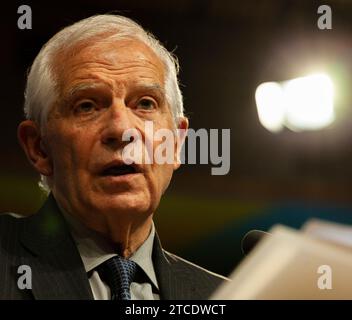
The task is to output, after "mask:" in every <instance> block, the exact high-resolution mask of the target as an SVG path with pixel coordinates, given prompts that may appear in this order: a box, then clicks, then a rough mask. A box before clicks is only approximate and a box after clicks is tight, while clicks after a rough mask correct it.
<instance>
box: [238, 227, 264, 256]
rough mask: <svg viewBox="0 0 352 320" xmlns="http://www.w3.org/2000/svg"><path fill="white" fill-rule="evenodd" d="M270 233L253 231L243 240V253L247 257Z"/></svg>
mask: <svg viewBox="0 0 352 320" xmlns="http://www.w3.org/2000/svg"><path fill="white" fill-rule="evenodd" d="M269 234H270V233H268V232H264V231H260V230H251V231H249V232H247V233H246V235H245V236H244V237H243V239H242V243H241V248H242V253H243V254H245V255H247V254H248V253H249V252H251V250H252V249H253V248H254V247H255V246H256V244H257V243H258V242H259V241H260V240H261V239H263V238H264V237H265V236H267V235H269Z"/></svg>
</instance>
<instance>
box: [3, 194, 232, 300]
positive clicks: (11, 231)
mask: <svg viewBox="0 0 352 320" xmlns="http://www.w3.org/2000/svg"><path fill="white" fill-rule="evenodd" d="M153 263H154V268H155V272H156V276H157V280H158V284H159V289H160V298H161V299H207V298H208V297H209V295H210V294H211V293H212V292H213V291H214V290H215V289H216V287H217V286H218V285H219V284H220V283H221V282H222V281H223V280H224V279H225V278H223V277H221V276H218V275H215V274H213V273H210V272H208V271H206V270H204V269H202V268H200V267H198V266H196V265H194V264H191V263H190V262H187V261H185V260H183V259H181V258H179V257H177V256H175V255H173V254H171V253H168V252H166V251H165V250H163V249H162V247H161V244H160V241H159V238H158V236H157V234H156V236H155V240H154V247H153ZM20 265H28V266H30V268H31V270H32V290H28V289H24V290H21V289H19V288H18V285H17V281H18V278H19V277H20V276H21V273H18V267H19V266H20ZM0 299H93V294H92V291H91V289H90V285H89V281H88V277H87V274H86V272H85V269H84V266H83V262H82V260H81V257H80V255H79V253H78V250H77V248H76V245H75V244H74V242H73V239H72V237H71V234H70V232H69V230H68V227H67V225H66V222H65V220H64V218H63V216H62V215H61V212H60V210H59V208H58V207H57V204H56V202H55V199H54V198H53V196H52V195H50V196H49V197H48V199H47V201H46V202H45V203H44V205H43V207H42V208H41V209H40V210H39V211H38V213H37V214H35V215H32V216H30V217H26V218H15V217H13V216H11V215H9V214H2V215H0Z"/></svg>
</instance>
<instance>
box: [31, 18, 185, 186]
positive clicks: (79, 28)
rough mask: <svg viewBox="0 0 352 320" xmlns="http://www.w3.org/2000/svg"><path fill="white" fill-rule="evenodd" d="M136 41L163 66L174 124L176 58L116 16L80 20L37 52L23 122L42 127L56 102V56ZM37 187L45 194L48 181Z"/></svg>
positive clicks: (177, 111)
mask: <svg viewBox="0 0 352 320" xmlns="http://www.w3.org/2000/svg"><path fill="white" fill-rule="evenodd" d="M124 39H132V40H140V41H142V42H143V43H145V44H146V45H147V46H148V47H150V48H151V49H152V50H153V52H154V53H155V54H156V55H157V56H158V57H159V59H160V60H161V61H162V62H163V64H164V66H165V71H166V72H165V83H164V86H165V94H166V100H167V102H168V104H169V106H170V109H171V113H172V115H173V118H174V123H175V124H178V122H179V119H180V118H181V117H183V115H184V113H183V100H182V93H181V90H180V88H179V83H178V79H177V75H178V71H179V65H178V61H177V58H176V57H175V56H174V55H173V54H172V53H170V52H169V51H168V50H167V49H165V47H164V46H163V45H162V44H161V43H160V42H159V41H158V40H157V39H156V38H155V37H154V36H153V35H152V34H151V33H149V32H147V31H145V30H144V29H143V28H142V27H141V26H140V25H139V24H138V23H136V22H134V21H133V20H131V19H129V18H126V17H123V16H119V15H111V14H106V15H96V16H92V17H89V18H87V19H83V20H80V21H78V22H76V23H74V24H73V25H71V26H68V27H66V28H64V29H63V30H61V31H60V32H58V33H57V34H55V35H54V36H53V37H52V38H51V39H50V40H49V41H48V42H47V43H46V44H45V45H44V46H43V47H42V49H41V50H40V52H39V54H38V55H37V57H36V58H35V60H34V62H33V64H32V66H31V68H30V71H29V74H28V78H27V84H26V89H25V102H24V112H25V115H26V118H27V119H31V120H33V121H35V122H37V123H38V125H39V126H40V128H43V125H45V123H46V121H47V118H48V114H49V111H50V110H49V109H50V107H51V106H53V104H54V103H55V102H56V101H57V100H58V99H59V96H60V93H59V90H58V86H59V83H58V77H57V74H56V72H55V71H57V68H55V64H54V62H55V58H56V56H57V54H58V53H60V52H65V51H66V50H69V49H72V48H74V47H75V46H76V45H78V44H79V43H82V42H87V43H88V42H89V41H91V42H93V43H94V42H99V41H102V40H104V41H107V40H108V41H118V40H124ZM40 186H41V187H42V188H44V190H46V191H49V189H50V188H49V186H48V181H47V178H46V177H45V176H41V183H40Z"/></svg>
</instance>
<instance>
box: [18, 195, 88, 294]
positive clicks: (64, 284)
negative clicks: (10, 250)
mask: <svg viewBox="0 0 352 320" xmlns="http://www.w3.org/2000/svg"><path fill="white" fill-rule="evenodd" d="M24 223H25V225H24V229H23V232H22V234H21V243H22V245H23V246H24V247H25V249H26V250H25V251H24V255H23V257H22V263H23V264H26V265H28V266H30V267H31V270H32V294H33V296H34V298H35V299H93V295H92V291H91V289H90V285H89V282H88V277H87V275H86V271H85V269H84V266H83V263H82V260H81V258H80V255H79V253H78V250H77V248H76V246H75V244H74V242H73V239H72V238H71V234H70V232H69V230H68V228H67V226H66V223H65V221H64V218H63V217H62V215H61V213H60V210H59V208H58V207H57V204H56V201H55V199H54V197H53V196H52V195H51V194H50V195H49V197H48V199H47V200H46V202H45V203H44V205H43V207H42V208H41V209H40V210H39V211H38V213H37V214H35V215H33V216H31V217H29V218H26V219H25V222H24Z"/></svg>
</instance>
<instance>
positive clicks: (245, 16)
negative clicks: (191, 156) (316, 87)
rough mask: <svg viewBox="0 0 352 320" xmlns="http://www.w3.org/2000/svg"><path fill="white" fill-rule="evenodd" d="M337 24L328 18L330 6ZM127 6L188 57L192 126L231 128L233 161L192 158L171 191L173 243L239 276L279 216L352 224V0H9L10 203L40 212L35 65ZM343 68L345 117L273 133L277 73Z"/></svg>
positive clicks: (341, 108) (5, 117) (340, 93)
mask: <svg viewBox="0 0 352 320" xmlns="http://www.w3.org/2000/svg"><path fill="white" fill-rule="evenodd" d="M21 4H27V5H30V6H31V8H32V19H33V22H32V23H33V25H32V30H19V29H18V28H17V19H18V17H19V16H20V15H19V14H17V8H18V6H19V5H21ZM322 4H327V5H330V7H331V9H332V15H333V16H332V26H333V29H332V30H320V29H318V27H317V20H318V18H319V15H318V14H317V9H318V7H319V5H322ZM111 11H114V12H118V13H120V14H122V15H126V16H128V17H130V18H133V19H135V20H136V21H137V22H139V23H140V24H142V26H143V27H144V28H146V29H148V30H150V31H151V32H153V33H154V34H155V35H156V36H157V37H158V38H159V39H160V40H161V41H162V42H163V43H164V45H165V46H166V47H167V48H168V49H169V50H174V53H175V54H176V55H177V56H178V58H179V61H180V65H181V74H180V79H181V83H182V91H183V94H184V102H185V108H186V113H187V115H188V116H189V118H190V125H191V127H192V128H194V129H198V128H207V129H210V128H219V129H222V128H230V129H231V170H230V172H229V174H228V175H226V176H211V174H210V169H211V165H184V166H183V167H182V168H181V169H179V170H178V172H176V174H175V176H174V179H173V182H172V184H171V186H170V188H169V190H168V192H167V194H166V195H165V196H164V198H163V200H162V203H161V205H160V208H159V210H158V212H157V213H156V223H157V227H158V231H159V233H160V235H161V238H162V241H163V245H164V247H165V248H166V249H168V250H170V251H173V252H175V253H176V254H180V255H182V256H184V257H185V258H188V259H190V260H191V261H194V262H196V263H199V264H201V265H203V266H204V267H207V268H210V269H211V270H213V271H216V272H220V273H223V274H228V273H229V272H230V271H231V270H232V269H233V267H234V266H235V265H236V264H237V263H238V261H239V260H240V259H241V257H242V255H241V252H240V239H241V237H242V236H243V235H244V233H245V232H246V231H248V230H250V229H253V228H259V229H264V230H266V229H268V228H270V226H271V225H273V224H276V223H284V224H286V225H289V226H292V227H299V226H300V225H301V224H302V223H303V222H304V221H306V220H307V219H308V218H310V217H321V218H324V219H329V220H334V221H340V222H346V223H351V224H352V205H351V204H352V193H351V191H352V190H351V182H350V181H351V178H352V165H351V163H352V143H351V138H352V117H351V114H352V109H351V88H352V87H351V69H352V61H351V59H352V43H351V41H352V37H351V36H352V1H347V0H345V1H343V0H335V1H311V0H304V1H303V0H301V1H299V0H291V1H289V0H265V1H219V0H205V1H199V0H188V1H186V0H179V1H172V2H171V1H162V0H150V1H137V0H128V1H120V0H99V1H97V0H95V1H93V0H85V1H76V0H72V1H67V2H66V1H65V2H62V1H54V2H51V3H49V2H48V1H46V2H44V1H26V2H17V3H16V2H15V3H13V4H12V5H7V6H5V5H4V6H3V5H2V9H1V19H0V26H1V28H0V34H1V39H2V43H1V44H2V48H1V49H0V57H1V60H0V61H1V71H2V72H1V78H0V79H1V80H0V81H1V93H0V97H1V100H0V101H1V115H2V117H1V135H0V139H1V157H0V177H1V179H0V211H13V212H18V213H23V214H29V213H33V212H35V210H37V209H38V207H39V206H40V204H41V203H42V201H43V196H42V195H41V193H40V191H39V189H38V187H37V180H38V176H37V175H36V173H35V172H34V170H32V168H31V167H30V165H29V164H28V163H27V160H26V158H25V156H24V153H23V152H22V150H21V149H20V147H19V145H18V143H17V138H16V129H17V125H18V123H19V122H20V121H21V120H22V119H23V111H22V105H23V90H24V84H25V79H26V70H27V69H28V67H29V66H30V64H31V62H32V61H33V59H34V57H35V56H36V54H37V53H38V51H39V50H40V48H41V46H42V45H43V44H44V43H45V42H46V41H47V40H48V39H49V38H50V37H51V36H53V35H54V34H55V33H56V32H57V31H58V30H59V29H61V28H63V27H65V26H66V25H68V24H71V23H73V22H75V21H77V20H79V19H82V18H85V17H88V16H90V15H93V14H98V13H107V12H111ZM315 69H319V70H323V71H327V72H329V73H330V74H331V76H332V77H333V78H334V83H335V89H336V107H337V119H336V121H335V122H334V123H333V124H332V125H331V126H330V127H328V128H326V129H323V130H319V131H313V132H300V133H297V132H292V131H289V130H288V129H286V130H284V131H282V132H280V133H278V134H273V133H271V132H269V131H267V130H266V129H265V128H264V127H262V126H261V124H260V123H259V120H258V116H257V111H256V106H255V100H254V93H255V89H256V87H257V86H258V85H259V84H260V83H262V82H265V81H272V80H274V81H281V80H288V79H291V78H294V77H298V76H302V75H305V74H307V73H309V72H310V71H311V70H315Z"/></svg>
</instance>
